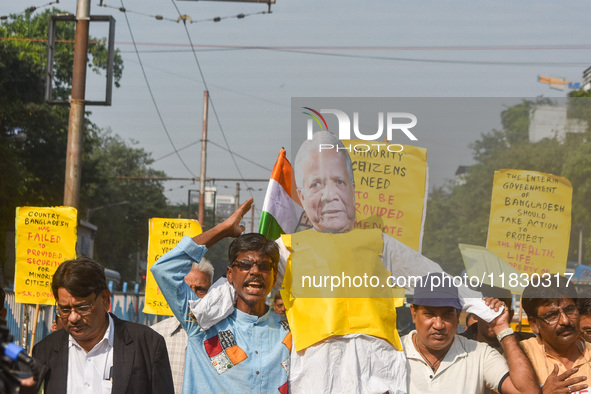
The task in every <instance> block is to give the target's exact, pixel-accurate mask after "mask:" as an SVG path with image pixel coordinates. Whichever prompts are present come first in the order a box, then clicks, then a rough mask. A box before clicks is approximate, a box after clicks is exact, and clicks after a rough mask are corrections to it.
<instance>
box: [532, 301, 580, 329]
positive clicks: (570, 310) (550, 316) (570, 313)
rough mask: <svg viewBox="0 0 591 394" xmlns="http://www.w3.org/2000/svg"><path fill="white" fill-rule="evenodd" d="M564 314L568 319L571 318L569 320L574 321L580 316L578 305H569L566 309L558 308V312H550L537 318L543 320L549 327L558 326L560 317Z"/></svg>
mask: <svg viewBox="0 0 591 394" xmlns="http://www.w3.org/2000/svg"><path fill="white" fill-rule="evenodd" d="M563 313H564V314H565V315H566V317H568V318H569V320H570V319H574V318H576V317H577V316H579V310H578V309H577V306H576V305H569V306H567V307H566V308H564V309H562V308H558V310H556V311H552V312H548V313H546V314H545V315H544V316H536V318H538V319H540V320H542V321H543V322H544V323H546V324H547V325H549V326H555V325H556V324H558V321H559V320H560V316H561V315H562V314H563Z"/></svg>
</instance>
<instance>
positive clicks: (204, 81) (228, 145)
mask: <svg viewBox="0 0 591 394" xmlns="http://www.w3.org/2000/svg"><path fill="white" fill-rule="evenodd" d="M170 1H171V2H172V5H173V6H174V8H175V9H176V11H177V13H178V14H179V17H181V16H182V14H181V12H180V10H179V8H178V7H177V5H176V4H175V0H170ZM183 26H184V28H185V32H186V34H187V39H188V40H189V44H190V45H191V48H193V40H192V39H191V35H190V34H189V30H188V29H187V23H186V20H183ZM192 52H193V57H194V58H195V63H196V64H197V68H198V69H199V75H201V80H202V81H203V86H204V87H205V90H207V91H209V88H208V87H207V82H206V80H205V75H204V74H203V70H202V69H201V64H200V63H199V59H198V57H197V52H195V50H193V51H192ZM208 97H209V101H210V104H211V109H212V111H213V114H214V117H215V119H216V122H217V124H218V127H219V128H220V132H221V133H222V137H223V138H224V142H225V143H226V147H227V149H228V152H229V153H230V157H231V158H232V161H233V162H234V166H235V167H236V171H237V172H238V174H239V175H240V178H242V179H244V175H243V174H242V171H240V167H239V166H238V163H237V162H236V158H235V157H234V152H233V151H232V150H231V149H230V144H229V143H228V139H227V138H226V133H224V128H223V127H222V123H221V121H220V118H219V116H218V113H217V111H216V109H215V105H214V102H213V98H212V96H211V94H210V95H208ZM203 143H205V141H203ZM244 184H245V185H246V187H247V190H248V183H247V182H246V181H244ZM250 195H251V197H252V196H253V193H252V191H250Z"/></svg>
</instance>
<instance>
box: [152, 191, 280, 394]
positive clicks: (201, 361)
mask: <svg viewBox="0 0 591 394" xmlns="http://www.w3.org/2000/svg"><path fill="white" fill-rule="evenodd" d="M252 203H253V199H252V198H251V199H250V200H248V201H246V202H245V203H244V204H242V205H241V206H240V207H239V208H238V209H237V210H236V211H234V213H233V214H232V215H231V216H230V217H229V218H228V219H226V220H225V221H224V222H222V223H220V224H218V225H217V226H215V227H214V228H212V229H210V230H207V231H205V232H204V233H202V234H199V235H197V236H196V237H193V238H189V237H185V238H183V239H182V240H181V242H179V244H178V245H177V246H176V247H175V248H174V249H172V250H171V251H169V252H168V253H166V254H165V255H164V256H162V257H161V258H160V259H159V260H158V261H157V262H156V263H155V264H154V265H153V266H152V268H151V270H152V273H153V274H154V278H155V279H156V282H158V285H159V286H160V290H161V291H162V294H163V295H164V297H165V298H166V301H167V302H168V305H169V306H170V308H171V309H172V312H173V313H174V315H175V316H176V318H177V319H178V320H179V322H180V323H181V324H182V325H183V327H184V328H185V330H186V331H187V334H188V337H189V342H188V345H187V356H186V359H185V376H184V382H183V392H186V393H199V392H203V393H229V392H239V393H242V392H253V393H254V392H256V393H267V392H268V393H271V392H280V393H287V388H288V385H287V377H288V370H289V355H290V351H291V333H290V331H289V327H288V325H287V324H286V322H284V321H281V319H280V317H279V316H277V315H275V314H274V313H271V311H270V308H269V307H268V306H267V305H266V304H265V297H266V296H267V294H269V292H270V291H271V289H272V288H273V285H274V283H275V279H276V277H277V264H278V261H279V249H278V247H277V244H275V242H273V241H271V240H268V239H266V238H265V237H264V236H262V235H260V234H242V232H243V231H244V226H241V225H240V221H241V220H242V218H243V216H244V215H245V214H246V213H247V212H248V211H249V210H250V208H251V206H252ZM226 237H232V238H236V239H235V240H234V241H233V242H232V243H231V244H230V247H229V249H228V260H229V263H230V265H229V266H228V269H227V273H226V276H227V280H228V283H229V284H230V286H219V287H217V288H216V287H215V285H214V287H212V289H211V291H213V292H215V291H226V290H227V291H230V292H231V294H229V296H228V297H227V299H228V300H231V301H230V302H233V304H234V308H231V312H230V313H229V315H225V316H223V318H221V319H216V323H215V324H213V325H211V326H209V325H208V324H207V322H205V321H203V320H202V319H201V316H199V315H193V314H191V313H190V312H191V311H190V309H189V308H190V306H191V305H193V304H194V303H196V302H199V303H202V302H207V299H208V298H209V296H208V297H205V298H204V299H200V300H198V299H197V295H196V294H195V293H193V291H191V288H190V287H189V286H188V285H187V284H186V283H185V282H184V279H183V278H184V275H185V274H186V273H187V272H188V271H189V269H190V267H191V262H192V261H200V260H201V258H202V257H203V255H204V254H205V252H206V251H207V248H209V247H211V246H212V245H213V244H215V243H216V242H218V241H219V240H221V239H223V238H226ZM207 309H208V310H210V311H212V314H213V315H215V311H217V310H220V311H222V310H224V311H225V310H228V307H227V305H220V304H219V303H213V304H212V305H208V308H207Z"/></svg>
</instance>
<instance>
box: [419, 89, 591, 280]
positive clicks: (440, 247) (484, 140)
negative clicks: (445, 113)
mask: <svg viewBox="0 0 591 394" xmlns="http://www.w3.org/2000/svg"><path fill="white" fill-rule="evenodd" d="M586 100H587V101H586V102H576V107H575V108H574V109H573V108H570V111H569V113H574V112H573V111H574V110H576V111H579V113H583V114H584V113H587V112H586V111H589V110H590V109H591V105H589V104H591V103H590V102H589V101H588V99H586ZM534 104H548V101H547V100H538V101H537V102H536V103H532V102H529V101H524V102H522V103H521V104H519V105H516V106H514V107H510V108H508V109H506V110H505V111H503V113H502V114H501V119H502V124H503V130H500V131H499V130H492V131H490V132H489V133H485V134H483V135H481V138H480V139H479V140H477V141H476V142H475V143H473V144H472V149H473V152H474V159H475V160H476V164H474V165H472V166H470V167H469V169H468V173H467V174H466V178H465V180H466V182H465V184H463V185H453V184H448V185H447V186H445V187H443V188H440V189H437V190H435V191H434V192H432V193H431V195H430V197H429V200H428V205H427V217H426V221H425V232H424V234H425V235H424V242H423V245H424V247H423V253H424V254H425V255H426V256H427V257H430V258H432V259H434V260H435V261H437V262H439V263H441V264H442V266H444V268H445V269H446V270H448V271H449V272H450V273H454V274H458V273H460V272H461V271H462V270H463V268H464V266H463V263H462V258H461V254H460V251H459V249H458V246H457V244H458V243H467V244H475V245H481V246H484V245H485V243H486V237H487V232H488V221H489V215H490V199H491V192H492V181H493V176H494V172H495V171H497V170H500V169H504V168H514V169H523V170H533V171H540V172H545V173H550V174H554V175H558V176H562V177H565V178H567V179H569V180H570V181H571V183H572V185H573V229H574V230H573V231H572V232H571V243H570V248H569V259H570V260H576V259H577V258H578V250H577V249H578V238H576V237H577V236H578V226H579V225H580V224H583V223H584V224H585V228H588V229H589V230H587V233H591V207H590V206H589V201H591V139H590V136H591V135H590V133H589V131H588V132H587V133H584V134H567V137H566V138H565V140H564V141H558V140H557V139H555V138H554V139H544V140H542V141H540V142H536V143H530V142H529V141H528V140H527V139H525V138H524V136H526V135H527V134H525V133H526V131H527V127H526V125H529V113H530V109H531V108H532V105H534ZM569 105H570V106H573V105H574V104H573V103H572V102H571V103H569ZM589 113H591V112H589ZM585 246H586V249H585V256H584V257H585V259H584V260H585V261H587V262H588V261H590V260H591V248H590V247H591V234H586V235H585Z"/></svg>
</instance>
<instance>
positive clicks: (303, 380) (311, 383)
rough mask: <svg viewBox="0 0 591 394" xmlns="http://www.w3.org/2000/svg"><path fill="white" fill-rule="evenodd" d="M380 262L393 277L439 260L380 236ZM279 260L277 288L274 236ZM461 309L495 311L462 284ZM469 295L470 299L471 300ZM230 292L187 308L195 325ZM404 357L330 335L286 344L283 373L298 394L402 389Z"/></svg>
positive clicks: (211, 319) (490, 314) (219, 309)
mask: <svg viewBox="0 0 591 394" xmlns="http://www.w3.org/2000/svg"><path fill="white" fill-rule="evenodd" d="M382 240H383V248H382V262H383V263H384V266H385V267H386V269H387V270H388V271H390V272H391V273H392V275H393V276H406V277H409V276H412V275H416V276H423V275H426V274H427V273H429V272H442V271H443V270H442V269H441V267H440V266H439V264H437V263H435V262H433V261H431V260H429V259H428V258H426V257H425V256H423V255H421V254H420V253H418V252H416V251H415V250H414V249H411V248H409V247H408V246H406V245H404V244H403V243H402V242H399V241H397V240H395V239H394V238H392V237H390V236H388V235H386V234H382ZM276 242H277V244H278V246H279V252H280V256H281V258H280V260H279V267H278V274H277V281H276V283H275V286H276V287H281V284H282V282H283V276H284V275H285V268H286V264H287V258H288V257H289V254H290V252H289V250H288V249H287V248H286V247H285V245H284V244H283V242H282V240H281V238H280V239H278V240H277V241H276ZM459 292H460V298H461V301H462V305H463V306H464V309H466V310H467V311H468V312H471V313H475V314H476V315H477V316H479V317H481V318H483V319H485V320H487V321H490V320H492V319H493V318H494V317H495V316H497V315H499V314H500V312H497V313H495V312H494V311H493V310H491V309H490V308H489V307H488V306H486V304H485V303H484V301H482V299H481V298H480V297H481V296H482V295H481V294H480V293H478V292H474V291H471V290H470V289H468V288H460V289H459ZM473 297H474V298H473ZM234 300H235V295H234V292H233V288H232V286H231V285H229V284H228V283H225V284H224V285H220V286H219V287H218V288H216V289H215V290H213V291H212V289H210V291H209V293H208V294H207V295H206V296H205V297H204V298H202V299H201V301H200V302H199V303H198V304H194V305H192V306H191V311H192V312H193V313H194V314H195V316H196V317H197V320H198V321H199V322H200V324H201V326H202V327H204V328H208V327H210V326H211V325H213V324H215V323H216V322H217V321H219V320H220V319H222V318H223V317H225V316H227V315H228V314H229V313H231V312H232V310H233V304H234ZM406 374H407V372H406V357H405V356H404V353H403V352H400V351H397V350H396V349H395V348H394V347H393V346H392V345H390V344H389V343H388V342H386V341H385V340H383V339H380V338H377V337H373V336H369V335H363V334H351V335H345V336H333V337H330V338H327V339H325V340H324V341H321V342H319V343H316V344H314V345H312V346H310V347H308V348H306V349H304V350H302V351H299V352H296V351H295V348H292V352H291V369H290V375H289V382H290V391H291V392H292V393H294V394H298V393H303V394H307V393H316V392H335V393H336V392H339V393H361V392H362V393H384V392H388V393H394V394H399V393H406Z"/></svg>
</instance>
